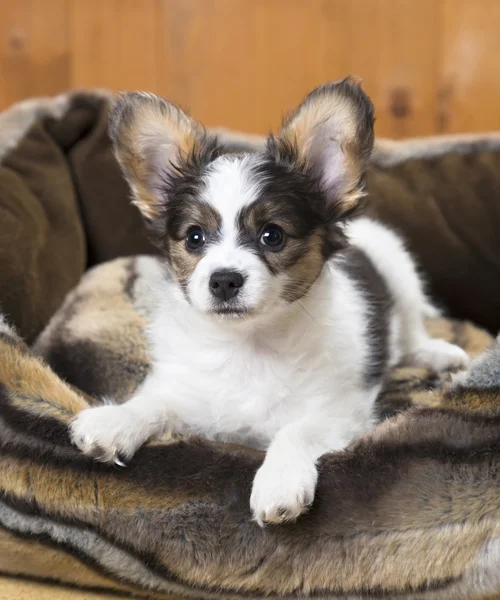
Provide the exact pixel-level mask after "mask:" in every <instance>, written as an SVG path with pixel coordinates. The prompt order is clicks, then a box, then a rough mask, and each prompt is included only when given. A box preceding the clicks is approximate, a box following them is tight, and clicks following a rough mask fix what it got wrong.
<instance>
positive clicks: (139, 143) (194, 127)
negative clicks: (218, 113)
mask: <svg viewBox="0 0 500 600" xmlns="http://www.w3.org/2000/svg"><path fill="white" fill-rule="evenodd" d="M109 119H110V126H109V133H110V137H111V140H112V142H113V145H114V149H115V154H116V157H117V159H118V162H119V163H120V165H121V167H122V170H123V172H124V174H125V177H126V179H127V181H128V182H129V184H130V187H131V188H132V192H133V194H134V200H133V203H134V204H135V205H136V206H137V207H138V208H139V210H140V211H141V213H142V215H143V217H144V218H145V219H146V220H147V221H153V220H154V219H157V218H158V217H160V216H161V215H162V214H163V209H164V207H165V205H166V202H167V201H168V194H169V191H170V189H169V186H168V185H167V182H168V180H169V176H171V175H174V174H175V173H176V172H177V170H178V169H179V167H180V166H181V165H182V162H183V160H185V159H187V158H188V157H189V156H190V155H192V154H193V153H195V151H196V148H197V147H198V146H200V145H202V143H203V142H204V141H205V140H206V138H207V134H206V132H205V129H204V128H203V127H202V126H201V125H200V124H199V123H197V122H196V121H194V120H193V119H191V117H189V116H188V115H187V114H186V113H185V112H184V111H182V110H181V109H180V108H179V107H178V106H176V105H175V104H173V103H171V102H169V101H168V100H166V99H165V98H162V97H160V96H155V95H154V94H148V93H145V92H125V93H123V94H121V95H120V96H119V97H118V100H117V101H116V102H115V104H114V106H113V108H112V109H111V112H110V117H109Z"/></svg>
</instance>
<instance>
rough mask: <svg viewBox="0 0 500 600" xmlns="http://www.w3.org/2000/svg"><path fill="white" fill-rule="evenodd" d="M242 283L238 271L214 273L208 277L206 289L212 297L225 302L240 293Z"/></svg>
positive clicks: (241, 276) (241, 277)
mask: <svg viewBox="0 0 500 600" xmlns="http://www.w3.org/2000/svg"><path fill="white" fill-rule="evenodd" d="M243 281H244V280H243V275H242V274H241V273H238V271H216V272H215V273H212V275H211V276H210V281H209V282H208V287H209V288H210V291H211V292H212V296H215V297H216V298H218V299H219V300H224V301H226V302H227V300H229V299H230V298H233V297H234V296H236V294H237V293H238V292H239V291H240V287H241V286H242V285H243Z"/></svg>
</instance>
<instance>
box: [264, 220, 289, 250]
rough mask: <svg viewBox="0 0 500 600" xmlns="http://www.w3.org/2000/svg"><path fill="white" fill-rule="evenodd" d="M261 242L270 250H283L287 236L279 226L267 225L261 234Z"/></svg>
mask: <svg viewBox="0 0 500 600" xmlns="http://www.w3.org/2000/svg"><path fill="white" fill-rule="evenodd" d="M260 241H261V243H262V244H264V246H267V247H268V248H269V249H270V250H281V248H283V244H284V243H285V234H284V232H283V229H281V227H279V226H278V225H266V226H265V227H264V229H263V230H262V233H261V234H260Z"/></svg>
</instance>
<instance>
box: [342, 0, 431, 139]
mask: <svg viewBox="0 0 500 600" xmlns="http://www.w3.org/2000/svg"><path fill="white" fill-rule="evenodd" d="M340 4H343V5H344V6H343V11H344V13H345V12H348V13H349V16H348V17H347V18H346V17H345V16H344V17H343V18H344V20H345V22H346V24H347V26H348V27H349V33H348V35H347V36H346V38H347V39H345V44H346V47H347V48H348V51H347V57H348V58H347V62H348V64H349V67H350V68H349V70H350V71H351V72H353V73H355V74H357V75H359V76H360V77H362V78H363V80H364V82H365V89H366V91H367V92H368V93H369V94H370V96H371V97H372V99H373V101H374V103H375V107H376V115H377V122H376V132H377V134H378V135H384V136H389V137H393V138H404V137H408V136H413V135H425V134H431V133H433V132H434V131H435V128H436V111H437V95H436V89H437V84H438V57H439V37H440V23H439V15H440V13H439V1H438V0H416V1H415V0H370V1H369V2H366V0H342V2H341V3H340ZM345 4H347V5H348V7H346V6H345Z"/></svg>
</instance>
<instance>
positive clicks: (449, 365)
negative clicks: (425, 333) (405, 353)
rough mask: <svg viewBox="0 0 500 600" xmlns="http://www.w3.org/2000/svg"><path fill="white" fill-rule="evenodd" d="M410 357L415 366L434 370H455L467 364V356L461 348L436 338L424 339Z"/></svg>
mask: <svg viewBox="0 0 500 600" xmlns="http://www.w3.org/2000/svg"><path fill="white" fill-rule="evenodd" d="M410 358H411V362H412V364H414V365H415V366H417V367H424V368H428V369H433V370H434V371H457V370H459V369H464V368H465V367H467V365H468V364H469V357H468V355H467V353H466V352H464V351H463V350H462V348H459V347H458V346H455V345H454V344H450V343H448V342H445V341H444V340H438V339H428V340H426V341H425V342H424V343H423V344H422V345H421V346H420V347H419V348H418V349H417V350H416V351H415V352H414V353H413V354H412V355H411V357H410Z"/></svg>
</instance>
